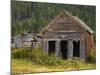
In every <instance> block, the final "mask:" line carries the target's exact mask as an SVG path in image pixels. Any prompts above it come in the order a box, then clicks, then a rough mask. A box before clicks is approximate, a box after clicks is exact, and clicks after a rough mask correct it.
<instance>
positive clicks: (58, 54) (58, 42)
mask: <svg viewBox="0 0 100 75" xmlns="http://www.w3.org/2000/svg"><path fill="white" fill-rule="evenodd" d="M55 55H56V56H57V57H60V40H59V39H58V40H57V41H56V51H55Z"/></svg>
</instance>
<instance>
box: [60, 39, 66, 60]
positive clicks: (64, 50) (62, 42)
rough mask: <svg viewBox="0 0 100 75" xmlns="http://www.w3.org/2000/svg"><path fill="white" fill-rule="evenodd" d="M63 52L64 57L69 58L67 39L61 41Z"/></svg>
mask: <svg viewBox="0 0 100 75" xmlns="http://www.w3.org/2000/svg"><path fill="white" fill-rule="evenodd" d="M61 54H62V58H63V59H67V41H66V40H62V41H61Z"/></svg>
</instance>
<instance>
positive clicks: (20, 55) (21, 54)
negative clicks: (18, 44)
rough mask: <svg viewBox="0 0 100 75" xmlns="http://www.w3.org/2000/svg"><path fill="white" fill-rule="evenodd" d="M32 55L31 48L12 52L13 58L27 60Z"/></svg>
mask: <svg viewBox="0 0 100 75" xmlns="http://www.w3.org/2000/svg"><path fill="white" fill-rule="evenodd" d="M30 53H31V48H18V49H14V50H13V51H12V58H18V59H25V58H28V56H29V55H30Z"/></svg>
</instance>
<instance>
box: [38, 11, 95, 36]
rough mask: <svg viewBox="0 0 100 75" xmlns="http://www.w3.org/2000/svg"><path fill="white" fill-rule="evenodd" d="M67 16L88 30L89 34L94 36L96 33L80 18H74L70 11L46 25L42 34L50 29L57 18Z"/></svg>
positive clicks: (64, 12)
mask: <svg viewBox="0 0 100 75" xmlns="http://www.w3.org/2000/svg"><path fill="white" fill-rule="evenodd" d="M63 14H64V15H66V16H68V17H70V18H71V19H72V20H74V21H75V22H77V23H78V24H79V25H80V26H81V27H82V28H84V29H85V30H87V31H88V32H89V33H91V34H93V33H94V31H93V30H92V29H91V28H90V27H89V26H88V25H87V24H86V23H84V22H83V21H82V20H81V19H80V18H78V17H76V16H73V15H72V14H70V13H69V12H68V11H66V10H63V12H61V13H60V14H59V15H58V16H57V17H55V18H54V19H53V20H52V21H51V22H50V23H49V24H48V25H46V26H45V27H44V28H43V29H42V30H41V32H40V33H42V32H44V31H45V30H46V29H48V28H49V27H50V26H51V25H52V24H53V23H54V22H55V21H56V20H57V18H59V17H60V16H61V15H63Z"/></svg>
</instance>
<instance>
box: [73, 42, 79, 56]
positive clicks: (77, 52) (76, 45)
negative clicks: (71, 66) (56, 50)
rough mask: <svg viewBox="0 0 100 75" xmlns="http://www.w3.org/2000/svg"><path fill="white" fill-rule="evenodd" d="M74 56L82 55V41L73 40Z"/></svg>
mask: <svg viewBox="0 0 100 75" xmlns="http://www.w3.org/2000/svg"><path fill="white" fill-rule="evenodd" d="M73 57H80V41H73Z"/></svg>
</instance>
